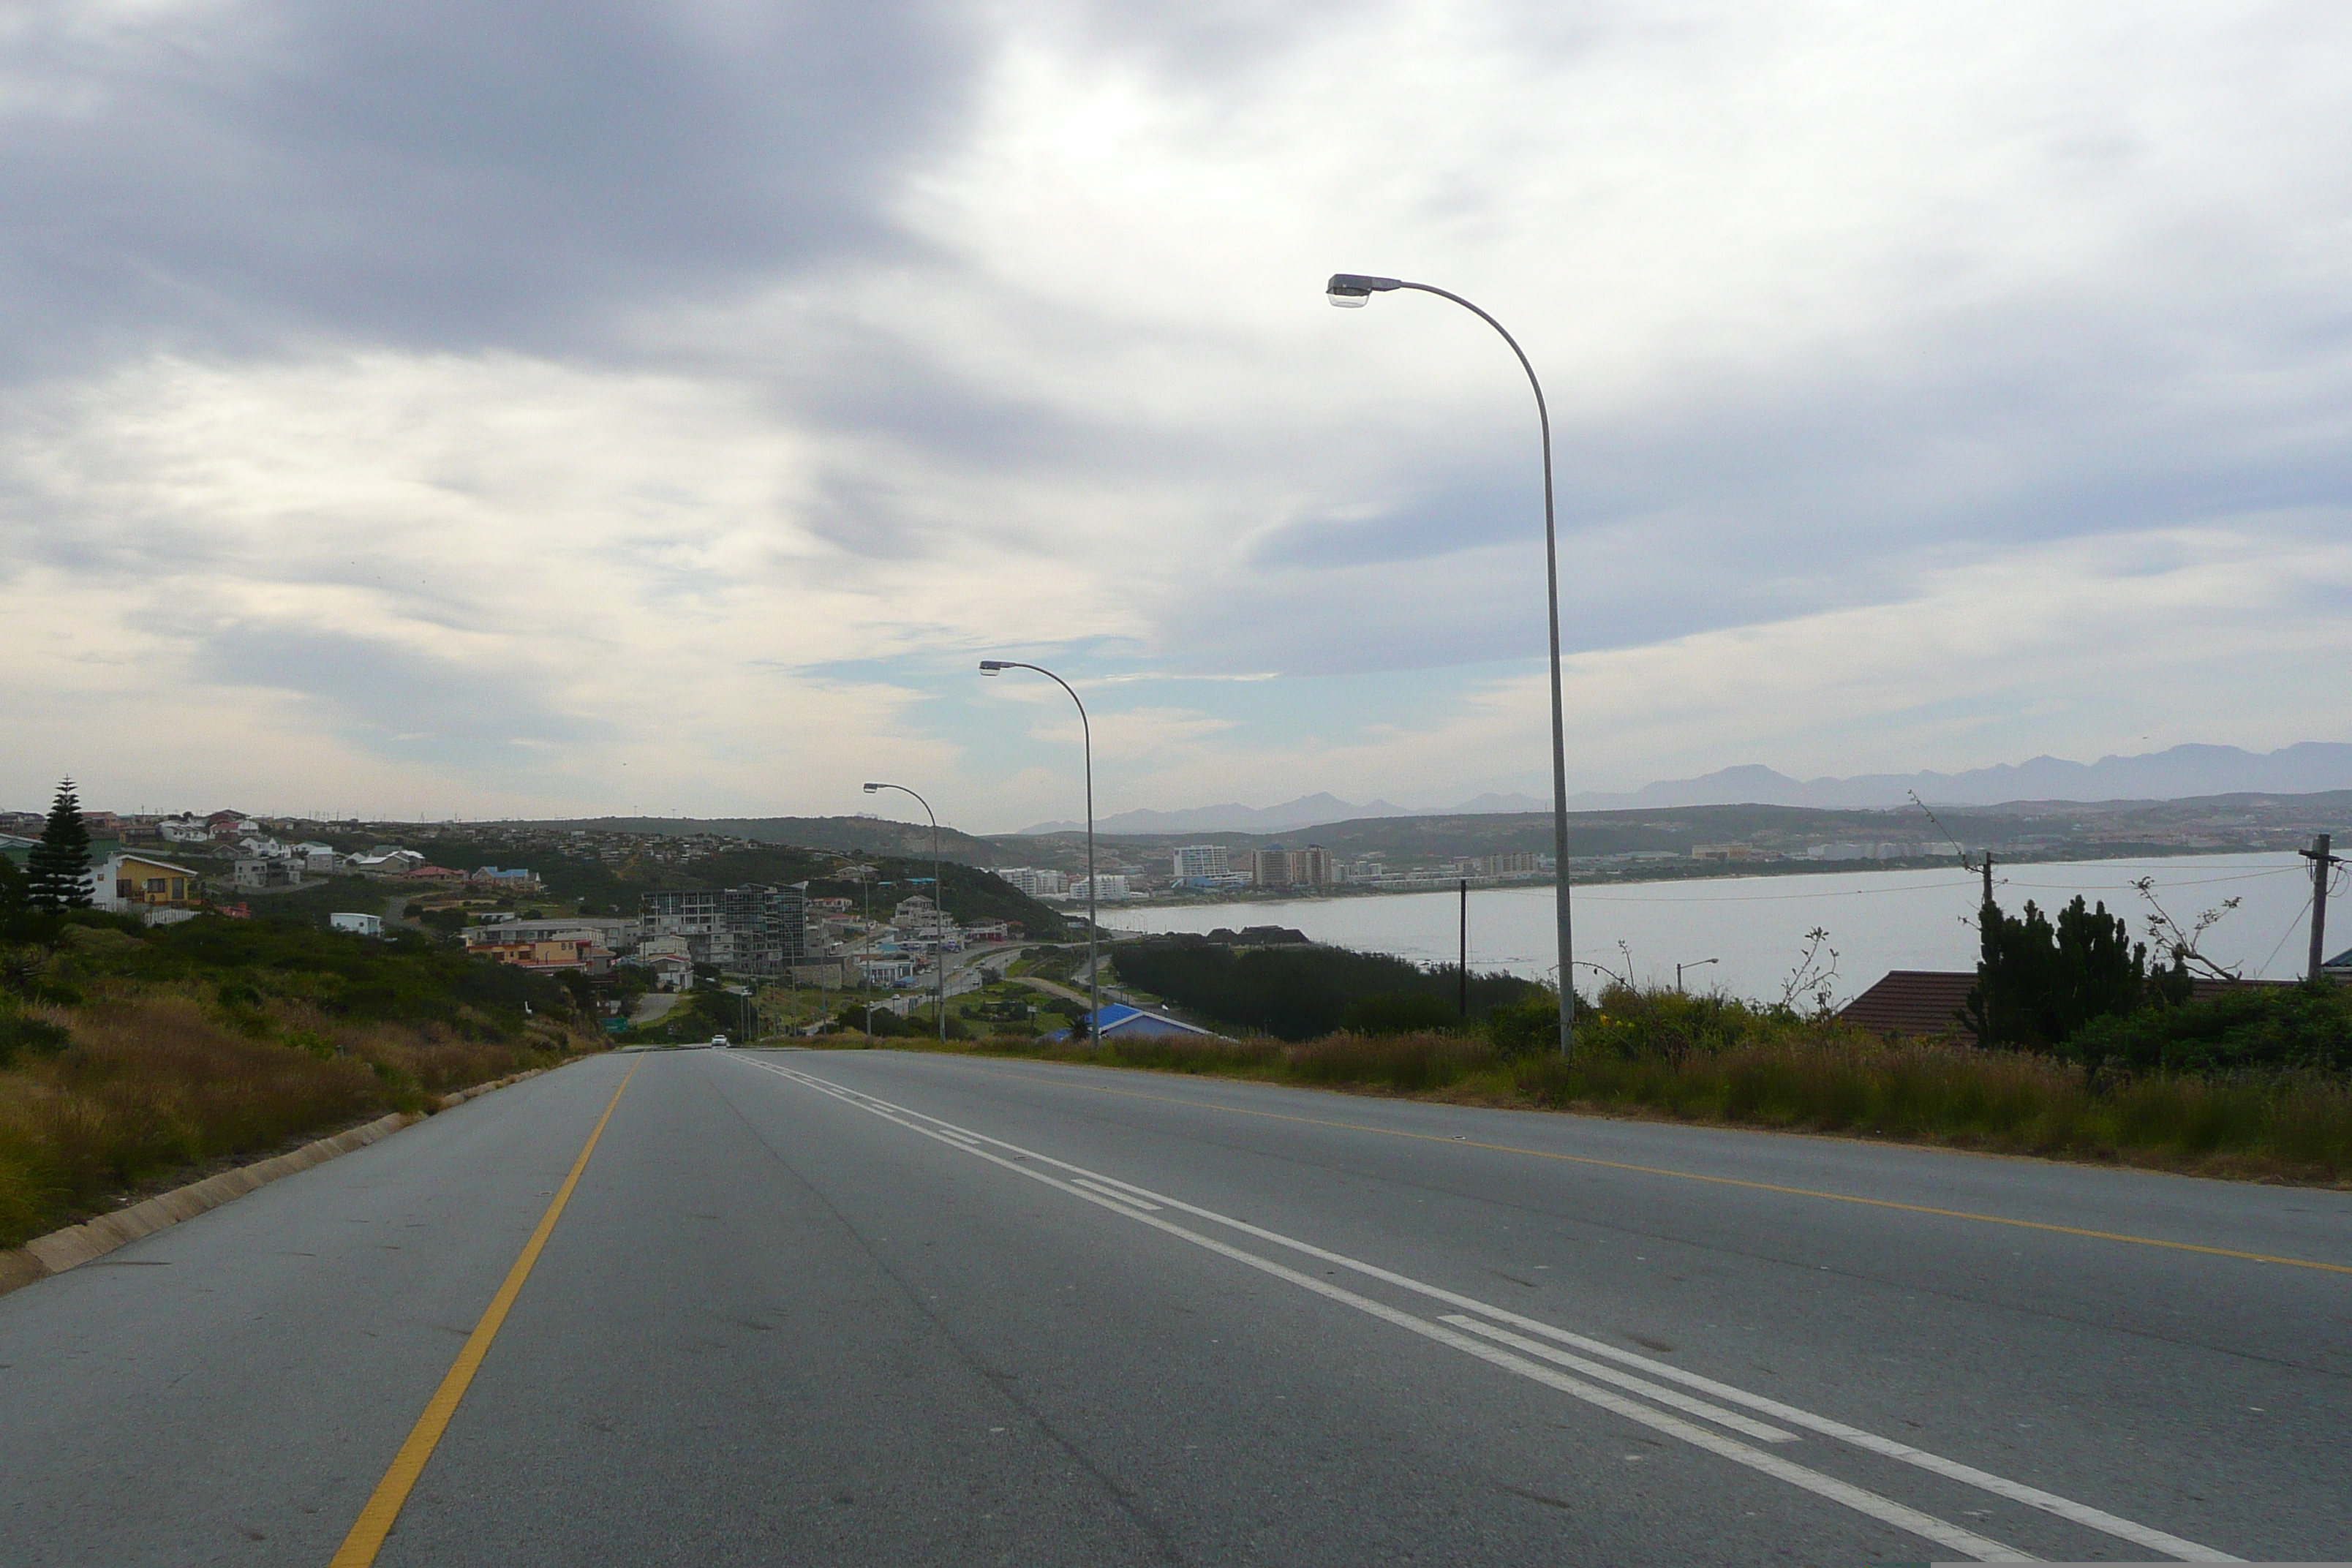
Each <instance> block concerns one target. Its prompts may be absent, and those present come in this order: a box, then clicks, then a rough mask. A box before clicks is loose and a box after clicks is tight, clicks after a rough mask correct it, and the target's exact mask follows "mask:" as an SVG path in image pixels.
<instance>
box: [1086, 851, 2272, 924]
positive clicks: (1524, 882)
mask: <svg viewBox="0 0 2352 1568" xmlns="http://www.w3.org/2000/svg"><path fill="white" fill-rule="evenodd" d="M2293 852H2294V851H2293V847H2292V846H2289V847H2284V848H2273V847H2267V846H2263V845H2259V844H2233V845H2227V846H2223V847H2216V848H2197V849H2182V848H2173V847H2168V846H2165V845H2145V844H2122V845H2101V846H2098V847H2095V848H2094V849H2090V850H2074V849H2056V850H2051V851H2036V852H2034V853H2032V854H2020V855H2017V856H2014V857H1997V858H1996V860H1995V863H1994V864H1995V868H1996V869H1998V868H2001V867H2008V866H2063V865H2074V864H2077V863H2081V862H2088V861H2095V860H2194V859H2201V858H2211V857H2217V856H2225V855H2282V854H2290V853H2293ZM1956 862H1957V858H1956V857H1954V856H1952V855H1948V854H1947V855H1920V856H1913V857H1911V858H1907V859H1902V860H1756V861H1740V862H1736V863H1726V862H1723V861H1714V860H1706V861H1688V862H1669V864H1675V865H1677V866H1688V867H1690V869H1688V870H1681V869H1678V870H1676V871H1675V873H1673V874H1671V875H1660V874H1659V872H1660V870H1661V869H1662V868H1661V867H1660V866H1655V865H1653V866H1647V867H1643V868H1638V869H1637V868H1631V867H1629V868H1626V871H1625V874H1622V875H1619V874H1613V873H1612V872H1610V871H1605V870H1604V871H1601V872H1598V873H1594V874H1589V875H1583V876H1577V877H1575V878H1574V879H1573V880H1572V881H1571V883H1570V886H1571V887H1576V888H1594V887H1611V888H1618V887H1644V886H1660V885H1664V884H1665V883H1669V882H1734V881H1743V880H1749V879H1761V878H1769V877H1842V876H1853V875H1858V874H1863V873H1867V872H1880V871H1885V872H1892V871H1935V870H1958V869H1960V867H1959V866H1958V864H1957V863H1956ZM1735 865H1736V867H1737V868H1736V869H1735V868H1734V866H1735ZM1702 868H1703V869H1702ZM1415 880H1416V881H1418V882H1423V883H1425V884H1426V885H1424V886H1416V887H1411V888H1381V887H1372V886H1369V885H1366V884H1360V883H1346V882H1339V883H1330V884H1327V885H1325V886H1323V887H1320V888H1221V889H1216V890H1214V891H1213V892H1208V891H1204V892H1202V893H1200V894H1198V895H1184V896H1174V895H1170V894H1166V893H1154V894H1150V895H1148V896H1146V897H1143V898H1133V899H1120V900H1104V901H1103V903H1102V905H1101V908H1102V910H1103V912H1104V914H1105V915H1108V914H1109V913H1110V912H1112V911H1113V910H1154V909H1160V910H1189V909H1202V908H1204V907H1210V906H1214V905H1223V904H1243V903H1265V904H1298V903H1317V902H1330V903H1336V902H1339V901H1341V900H1350V899H1374V898H1410V897H1417V896H1423V895H1426V894H1429V893H1447V892H1452V891H1454V889H1455V888H1456V887H1457V886H1459V884H1460V883H1461V882H1463V881H1464V880H1465V879H1464V878H1460V877H1442V876H1432V877H1428V878H1419V879H1415ZM1466 880H1467V881H1468V882H1469V884H1470V887H1471V889H1472V890H1473V891H1480V892H1485V891H1493V890H1496V889H1523V888H1550V887H1554V886H1557V885H1558V879H1556V878H1553V877H1549V876H1535V877H1471V878H1468V879H1466ZM1047 902H1049V903H1051V904H1053V906H1054V907H1055V908H1056V909H1059V908H1061V907H1063V901H1062V900H1047ZM1081 903H1083V900H1081ZM1080 918H1083V917H1080Z"/></svg>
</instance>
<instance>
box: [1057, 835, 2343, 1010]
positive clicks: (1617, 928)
mask: <svg viewBox="0 0 2352 1568" xmlns="http://www.w3.org/2000/svg"><path fill="white" fill-rule="evenodd" d="M2143 877H2148V878H2153V879H2155V886H2154V889H2153V891H2154V893H2155V896H2156V899H2157V900H2158V902H2159V903H2160V904H2161V905H2162V906H2163V907H2164V909H2165V910H2168V912H2169V913H2170V914H2171V915H2172V916H2173V917H2174V918H2175V919H2177V920H2178V921H2180V922H2181V923H2182V924H2183V925H2187V924H2189V923H2190V922H2192V921H2194V920H2195V919H2196V917H2197V916H2198V915H2199V913H2200V912H2201V911H2203V910H2210V909H2217V908H2219V907H2220V906H2221V904H2222V903H2223V901H2224V900H2228V899H2231V898H2235V899H2238V900H2241V902H2240V904H2239V907H2238V908H2236V909H2235V910H2231V911H2230V912H2229V913H2228V914H2226V915H2224V916H2222V918H2221V920H2220V921H2218V922H2217V923H2216V924H2215V925H2214V926H2213V928H2212V929H2211V930H2210V931H2208V932H2207V933H2206V935H2205V938H2204V940H2203V942H2201V944H2200V950H2201V951H2203V952H2205V953H2207V954H2208V955H2209V956H2210V957H2212V958H2214V959H2216V960H2217V961H2219V962H2221V963H2225V964H2229V965H2231V966H2233V967H2235V966H2242V972H2243V973H2245V974H2246V975H2247V977H2249V978H2252V979H2276V978H2287V977H2292V976H2294V975H2297V974H2300V973H2303V970H2304V965H2305V960H2306V958H2307V956H2308V940H2309V939H2308V932H2307V922H2308V920H2309V917H2310V908H2311V880H2310V871H2309V867H2308V863H2307V862H2305V860H2303V859H2302V858H2300V857H2298V856H2296V855H2294V854H2293V853H2292V852H2278V853H2271V854H2258V855H2198V856H2174V857H2167V858H2156V859H2147V860H2084V861H2065V862H2050V863H2047V864H2030V863H2029V864H2021V865H2018V866H2014V867H2002V866H1996V867H1995V868H1994V870H1993V878H1994V887H1993V895H1994V898H1995V899H1996V900H1998V901H1999V902H2000V906H2001V907H2002V908H2003V909H2004V910H2008V911H2009V912H2010V913H2011V914H2015V913H2017V912H2019V911H2020V910H2021V909H2022V908H2023V907H2024V904H2025V902H2026V900H2029V899H2031V900H2033V901H2034V902H2035V903H2036V904H2038V905H2039V906H2041V908H2042V910H2044V911H2046V912H2051V913H2053V914H2054V912H2055V911H2056V910H2058V909H2059V908H2060V907H2061V906H2062V905H2063V904H2064V903H2065V902H2066V900H2069V899H2071V898H2073V897H2074V895H2075V894H2077V893H2081V894H2083V895H2084V897H2085V898H2086V899H2087V900H2089V901H2090V902H2092V903H2100V902H2104V903H2105V905H2106V907H2107V910H2108V912H2109V913H2111V914H2119V915H2121V916H2123V917H2124V919H2125V920H2126V921H2128V922H2129V923H2130V925H2131V928H2132V932H2133V935H2134V937H2135V939H2136V940H2137V939H2142V938H2145V936H2146V934H2147V915H2148V914H2149V912H2150V911H2149V908H2148V905H2147V901H2146V900H2143V899H2142V897H2141V896H2140V895H2139V894H2138V893H2137V892H2136V891H2134V889H2133V888H2132V883H2134V882H2135V881H2137V880H2138V879H2141V878H2143ZM1981 896H1982V882H1981V880H1980V879H1979V877H1978V876H1977V875H1976V874H1974V873H1971V872H1969V871H1965V870H1962V869H1961V868H1959V867H1958V866H1954V867H1952V868H1950V869H1948V870H1906V871H1833V872H1826V873H1822V874H1821V875H1802V876H1792V875H1781V876H1759V877H1722V878H1706V879H1698V880H1691V881H1678V882H1647V883H1616V884H1611V885H1601V886H1595V887H1592V888H1590V889H1585V888H1578V889H1573V891H1572V904H1571V908H1572V910H1573V915H1572V919H1573V921H1574V927H1575V931H1574V935H1575V942H1576V956H1577V958H1578V960H1579V965H1578V968H1577V984H1578V985H1579V987H1580V988H1581V989H1583V990H1584V991H1585V992H1586V993H1587V994H1590V993H1591V990H1592V989H1593V987H1594V984H1595V982H1597V981H1600V980H1601V973H1600V972H1599V971H1598V970H1597V969H1594V968H1588V967H1585V964H1586V963H1591V964H1596V965H1600V966H1602V967H1605V968H1606V969H1607V970H1608V971H1609V972H1610V973H1614V974H1621V975H1622V974H1628V973H1630V974H1631V975H1632V976H1633V978H1635V979H1636V980H1638V981H1641V982H1643V983H1645V984H1674V980H1675V964H1676V963H1682V964H1684V965H1685V969H1684V972H1683V984H1685V986H1686V987H1688V988H1689V989H1690V990H1692V991H1715V990H1721V991H1724V992H1726V993H1727V994H1731V995H1734V996H1741V997H1747V998H1749V999H1753V1000H1759V1001H1766V1002H1773V1001H1779V1000H1780V998H1781V995H1782V993H1783V991H1784V989H1785V988H1786V986H1787V984H1788V982H1789V978H1790V973H1791V971H1792V970H1793V969H1794V968H1795V967H1796V965H1797V963H1799V959H1800V955H1801V952H1803V950H1804V947H1805V945H1806V933H1807V932H1808V931H1813V930H1816V929H1819V930H1823V931H1827V932H1828V933H1829V936H1828V938H1827V941H1826V942H1825V944H1824V945H1825V947H1826V948H1828V949H1833V950H1834V951H1835V952H1836V955H1837V956H1836V961H1835V964H1836V978H1835V980H1834V982H1833V983H1832V984H1833V988H1834V990H1835V993H1836V995H1837V999H1838V1000H1840V1001H1844V1000H1847V999H1849V998H1851V997H1853V995H1855V994H1857V993H1859V992H1861V991H1863V990H1864V989H1865V988H1867V987H1868V986H1869V985H1871V984H1873V983H1874V982H1875V981H1876V980H1877V979H1878V978H1879V976H1881V975H1883V974H1885V973H1886V972H1887V971H1888V970H1890V969H1944V970H1959V969H1973V968H1975V967H1976V960H1977V934H1976V931H1975V928H1974V925H1973V921H1974V919H1975V916H1976V910H1977V903H1978V900H1979V898H1980V897H1981ZM2346 905H2347V900H2343V899H2334V900H2330V905H2329V909H2328V915H2329V925H2330V930H2331V931H2333V932H2334V933H2335V934H2334V935H2333V936H2332V937H2331V938H2330V940H2329V941H2328V942H2327V950H2328V952H2329V953H2330V954H2333V953H2336V952H2341V951H2343V950H2344V949H2346V948H2352V910H2347V908H2346ZM1102 914H1103V923H1104V924H1105V925H1106V926H1108V927H1112V928H1115V929H1118V930H1121V931H1195V932H1207V931H1213V930H1215V929H1216V928H1218V927H1220V926H1228V927H1232V928H1234V929H1236V930H1238V929H1240V928H1241V927H1243V926H1254V925H1279V926H1288V927H1291V928H1293V929H1295V930H1297V931H1303V932H1305V933H1306V935H1307V936H1308V937H1309V938H1311V939H1312V940H1314V941H1316V942H1329V943H1331V944H1333V945H1335V946H1339V947H1350V948H1356V949H1359V950H1360V951H1363V952H1388V953H1394V954H1396V955H1397V956H1398V957H1401V958H1408V959H1411V960H1412V961H1413V962H1415V963H1453V962H1454V956H1455V948H1456V942H1457V921H1458V920H1459V917H1460V896H1459V894H1458V893H1457V892H1454V891H1441V892H1427V893H1373V894H1357V895H1352V896H1346V897H1339V898H1322V899H1284V900H1255V899H1253V900H1237V901H1233V902H1223V903H1213V904H1206V903H1204V904H1185V905H1170V906H1167V907H1164V908H1146V909H1117V908H1113V909H1106V910H1103V911H1102ZM1710 958H1711V959H1714V960H1716V962H1715V963H1712V964H1702V963H1701V962H1700V961H1702V960H1706V959H1710ZM1557 963H1558V956H1557V952H1556V944H1555V941H1554V938H1553V934H1552V889H1550V888H1549V887H1524V888H1474V889H1471V892H1470V967H1471V968H1472V969H1473V970H1474V971H1480V970H1503V971H1507V972H1508V973H1513V974H1519V975H1525V976H1527V977H1528V978H1531V979H1544V980H1549V979H1550V978H1551V976H1552V973H1553V972H1554V970H1555V969H1556V967H1557ZM1693 965H1696V967H1691V966H1693ZM1810 994H1811V993H1810V990H1808V991H1807V993H1806V995H1807V996H1808V997H1809V996H1810Z"/></svg>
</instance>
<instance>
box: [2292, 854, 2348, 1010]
mask: <svg viewBox="0 0 2352 1568" xmlns="http://www.w3.org/2000/svg"><path fill="white" fill-rule="evenodd" d="M2327 844H2328V838H2327V835H2326V834H2325V833H2316V834H2314V835H2313V836H2312V839H2311V847H2310V848H2308V849H2304V850H2299V851H2297V853H2299V854H2300V855H2302V857H2303V858H2305V859H2306V860H2308V861H2310V862H2311V968H2310V970H2309V972H2308V973H2307V974H2306V975H2305V978H2306V979H2308V980H2311V981H2313V982H2317V981H2319V980H2321V979H2323V978H2325V976H2323V975H2322V973H2320V971H2321V968H2322V966H2324V965H2325V964H2326V963H2327V871H2328V868H2330V867H2332V866H2340V865H2342V864H2343V862H2342V861H2341V860H2339V859H2337V858H2336V857H2335V856H2333V855H2330V854H2329V853H2328V852H2327Z"/></svg>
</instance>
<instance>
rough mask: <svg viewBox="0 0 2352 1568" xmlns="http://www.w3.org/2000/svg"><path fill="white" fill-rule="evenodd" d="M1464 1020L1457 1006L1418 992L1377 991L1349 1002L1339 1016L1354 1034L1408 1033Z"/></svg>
mask: <svg viewBox="0 0 2352 1568" xmlns="http://www.w3.org/2000/svg"><path fill="white" fill-rule="evenodd" d="M1461 1022H1462V1017H1461V1015H1460V1012H1459V1010H1458V1009H1457V1008H1454V1007H1450V1006H1448V1005H1445V1003H1444V1002H1443V1001H1441V1000H1440V999H1438V998H1437V997H1435V996H1432V995H1429V994H1426V993H1423V992H1414V991H1381V992H1375V993H1374V994H1371V995H1370V996H1363V997H1359V998H1358V999H1357V1000H1355V1001H1353V1002H1350V1003H1349V1004H1348V1005H1347V1008H1346V1010H1345V1011H1343V1012H1342V1013H1341V1014H1340V1015H1339V1027H1340V1028H1341V1029H1342V1030H1344V1031H1345V1032H1346V1033H1348V1034H1351V1035H1408V1034H1413V1033H1417V1032H1425V1031H1429V1030H1433V1029H1449V1028H1453V1027H1454V1026H1457V1025H1459V1024H1460V1023H1461Z"/></svg>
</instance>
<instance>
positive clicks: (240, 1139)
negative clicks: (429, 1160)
mask: <svg viewBox="0 0 2352 1568" xmlns="http://www.w3.org/2000/svg"><path fill="white" fill-rule="evenodd" d="M32 1011H33V1012H34V1014H35V1016H37V1017H39V1018H40V1019H41V1020H42V1021H44V1022H47V1023H48V1024H50V1025H52V1026H55V1027H57V1028H58V1029H62V1030H63V1031H65V1033H66V1035H67V1036H68V1038H69V1040H70V1044H68V1045H67V1046H66V1047H64V1048H63V1049H62V1050H59V1051H58V1052H57V1053H55V1054H52V1055H40V1056H34V1057H29V1058H19V1060H18V1061H17V1062H16V1065H15V1066H14V1067H12V1068H10V1069H9V1070H6V1071H0V1247H16V1246H20V1245H22V1244H23V1243H24V1242H26V1241H27V1240H30V1239H31V1238H32V1237H36V1236H39V1235H42V1234H44V1233H46V1232H47V1231H50V1230H54V1229H56V1228H58V1226H65V1225H70V1224H73V1223H75V1222H76V1221H79V1220H81V1219H86V1218H88V1217H89V1216H90V1215H93V1214H96V1213H102V1212H104V1211H105V1210H106V1209H108V1208H110V1207H112V1206H113V1205H114V1200H115V1199H116V1198H117V1197H118V1196H119V1195H121V1194H124V1193H125V1192H128V1191H132V1190H135V1189H138V1188H140V1187H141V1186H142V1185H145V1184H152V1183H153V1182H155V1181H156V1180H157V1178H159V1177H163V1176H168V1175H170V1174H171V1173H174V1172H178V1171H182V1170H185V1169H189V1168H192V1167H196V1166H201V1165H203V1164H205V1163H208V1162H216V1161H219V1160H222V1159H224V1158H228V1157H235V1156H239V1155H253V1156H259V1155H261V1154H264V1153H267V1152H270V1151H273V1150H275V1149H277V1148H278V1147H279V1146H281V1145H283V1144H285V1143H286V1142H289V1140H294V1139H299V1138H302V1137H305V1136H324V1135H326V1134H327V1133H330V1132H332V1131H336V1130H338V1129H340V1128H342V1127H346V1126H350V1125H352V1124H353V1123H355V1122H359V1121H369V1120H372V1119H373V1118H374V1117H378V1116H382V1115H383V1114H385V1113H386V1112H388V1111H394V1110H406V1111H417V1110H425V1109H426V1108H427V1107H428V1106H430V1105H431V1104H432V1103H433V1102H434V1101H436V1100H437V1099H438V1098H439V1097H440V1096H441V1095H444V1094H447V1093H450V1092H452V1091H454V1090H457V1089H465V1088H467V1087H470V1086H471V1085H473V1084H477V1083H482V1082H486V1081H488V1080H489V1079H496V1078H501V1077H504V1076H506V1075H507V1074H509V1073H514V1072H520V1071H522V1070H523V1069H525V1068H531V1067H544V1066H548V1065H551V1064H552V1063H554V1062H557V1061H561V1060H562V1059H563V1058H564V1055H565V1051H564V1049H563V1045H564V1042H562V1040H560V1039H559V1038H557V1037H554V1036H553V1035H551V1034H549V1033H540V1034H535V1035H529V1036H523V1037H517V1038H512V1039H499V1038H467V1037H464V1036H463V1035H461V1034H459V1033H458V1032H457V1031H456V1030H454V1029H451V1028H450V1027H448V1026H444V1025H437V1024H426V1025H421V1026H420V1025H414V1024H398V1023H389V1022H383V1021H370V1022H356V1023H355V1022H349V1021H341V1020H338V1019H335V1018H333V1017H331V1016H327V1015H325V1014H322V1013H320V1012H318V1011H317V1010H316V1009H314V1008H310V1007H306V1006H305V1005H302V1004H300V1003H292V1002H282V1001H278V1002H268V1003H265V1004H263V1005H262V1007H261V1008H260V1009H253V1008H250V1007H248V1008H246V1009H243V1010H242V1011H243V1012H244V1014H245V1015H246V1016H240V1017H238V1018H237V1019H236V1021H234V1022H231V1021H229V1020H226V1019H225V1018H224V1017H223V1016H222V1009H221V1008H220V1006H219V1005H218V1004H217V1003H216V1002H215V1001H213V1000H211V999H209V998H207V997H205V996H203V995H201V994H196V993H195V992H194V990H193V988H191V989H189V990H184V991H163V992H146V993H142V994H132V995H126V996H122V997H119V998H110V999H102V1000H98V1001H94V1002H91V1003H89V1004H88V1005H83V1006H79V1007H75V1008H71V1009H67V1008H61V1007H51V1008H37V1009H34V1010H32ZM255 1011H259V1012H261V1013H262V1014H263V1016H265V1017H266V1019H267V1022H268V1027H267V1028H259V1029H257V1028H256V1026H255V1025H256V1023H257V1020H256V1019H255V1018H254V1017H253V1016H251V1014H252V1013H253V1012H255Z"/></svg>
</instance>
